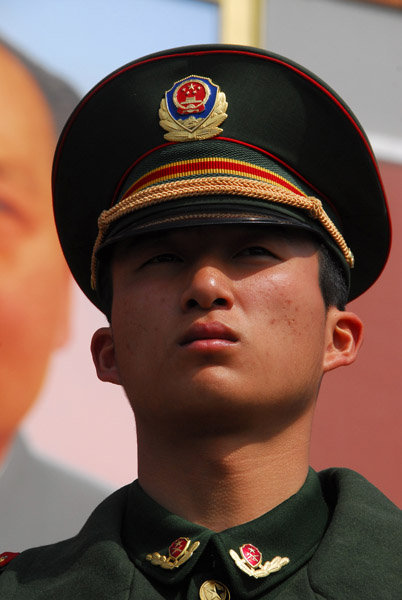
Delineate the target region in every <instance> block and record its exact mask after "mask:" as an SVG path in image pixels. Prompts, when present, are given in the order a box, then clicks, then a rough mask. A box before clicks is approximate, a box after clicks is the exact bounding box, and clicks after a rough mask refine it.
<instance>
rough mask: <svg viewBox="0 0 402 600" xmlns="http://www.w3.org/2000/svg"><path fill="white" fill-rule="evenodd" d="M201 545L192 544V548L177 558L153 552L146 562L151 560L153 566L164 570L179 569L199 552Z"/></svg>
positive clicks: (187, 548)
mask: <svg viewBox="0 0 402 600" xmlns="http://www.w3.org/2000/svg"><path fill="white" fill-rule="evenodd" d="M189 541H190V540H189ZM199 545H200V542H194V543H193V544H191V546H188V547H186V548H185V550H184V551H183V552H182V553H181V554H180V555H179V556H178V557H177V558H174V557H173V556H171V555H169V556H165V555H163V554H159V552H153V553H152V554H147V556H146V560H149V561H150V562H151V564H152V565H156V566H158V567H161V568H162V569H177V567H180V566H181V565H182V564H183V563H185V562H187V561H188V559H189V558H191V557H192V555H193V553H194V551H195V550H197V548H198V546H199Z"/></svg>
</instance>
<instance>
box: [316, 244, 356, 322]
mask: <svg viewBox="0 0 402 600" xmlns="http://www.w3.org/2000/svg"><path fill="white" fill-rule="evenodd" d="M318 267H319V272H318V283H319V285H320V290H321V294H322V297H323V300H324V304H325V308H327V309H328V308H329V307H330V306H336V308H338V309H339V310H345V306H346V303H347V301H348V295H349V290H348V285H347V282H346V277H345V272H344V270H343V268H342V267H341V265H340V263H339V260H338V259H337V258H336V257H335V256H334V255H333V254H332V252H330V250H328V248H327V247H326V246H324V244H322V243H321V244H320V245H319V246H318Z"/></svg>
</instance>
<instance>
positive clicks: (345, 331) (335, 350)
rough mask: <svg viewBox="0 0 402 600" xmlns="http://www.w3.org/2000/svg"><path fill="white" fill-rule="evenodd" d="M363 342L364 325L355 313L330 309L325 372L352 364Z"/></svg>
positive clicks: (324, 364)
mask: <svg viewBox="0 0 402 600" xmlns="http://www.w3.org/2000/svg"><path fill="white" fill-rule="evenodd" d="M362 342H363V323H362V322H361V320H360V319H359V317H358V316H357V315H356V314H355V313H353V312H347V311H340V310H338V309H337V308H335V307H330V308H329V309H328V314H327V345H326V350H325V355H324V363H323V372H324V373H326V372H327V371H332V370H333V369H337V368H338V367H342V366H346V365H350V364H352V363H353V362H354V361H355V360H356V357H357V354H358V351H359V348H360V346H361V344H362Z"/></svg>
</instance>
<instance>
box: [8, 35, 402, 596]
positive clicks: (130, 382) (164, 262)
mask: <svg viewBox="0 0 402 600" xmlns="http://www.w3.org/2000/svg"><path fill="white" fill-rule="evenodd" d="M53 190H54V205H55V217H56V223H57V227H58V232H59V237H60V241H61V244H62V247H63V249H64V252H65V255H66V258H67V261H68V263H69V265H70V268H71V270H72V272H73V274H74V276H75V278H76V280H77V282H78V283H79V285H80V286H81V288H82V289H83V291H84V292H85V293H86V295H87V296H88V297H89V298H90V299H91V300H92V302H93V303H94V304H96V305H97V306H98V307H100V308H101V309H102V310H103V311H104V312H105V314H106V315H107V316H108V319H109V322H110V325H109V327H104V328H101V329H100V330H98V331H96V332H95V334H94V336H93V340H92V354H93V358H94V362H95V366H96V369H97V374H98V377H99V378H100V379H101V380H102V381H107V382H111V383H114V384H118V385H122V386H123V387H124V389H125V392H126V394H127V397H128V399H129V401H130V404H131V406H132V408H133V412H134V414H135V418H136V424H137V436H138V473H139V478H138V481H136V482H134V483H133V484H131V485H129V486H127V487H126V488H123V489H121V490H120V491H118V492H116V493H115V494H114V495H112V496H111V497H110V498H109V499H107V500H106V501H105V502H104V503H102V504H101V505H100V506H99V507H98V509H97V510H96V511H95V512H94V513H93V514H92V516H91V517H90V519H89V520H88V521H87V523H86V525H85V526H84V528H83V529H82V531H81V532H80V534H79V535H77V536H76V537H75V538H73V539H72V540H67V541H65V542H61V543H60V544H58V545H53V546H49V547H45V548H40V549H35V550H30V551H27V552H24V553H22V554H21V555H20V556H18V557H17V558H15V559H13V557H12V556H11V555H7V554H6V555H4V557H3V562H4V563H8V564H7V566H6V567H5V569H4V572H3V574H2V576H1V578H0V593H3V595H5V596H4V597H16V598H17V597H18V599H23V598H29V599H30V600H34V599H35V598H38V599H39V598H42V597H49V598H58V599H67V598H71V597H74V598H78V599H84V598H111V597H113V598H116V599H119V598H141V599H142V598H146V599H154V598H155V599H162V598H163V599H171V600H173V599H175V600H178V599H181V598H183V599H184V598H186V599H191V600H193V599H194V600H195V599H197V598H200V599H201V600H209V599H216V598H223V599H229V598H231V597H232V598H237V599H242V600H245V599H261V598H277V599H286V600H289V599H291V598H295V599H296V598H297V599H299V600H300V599H301V598H313V597H314V598H315V597H320V598H337V599H338V598H342V599H343V598H345V599H346V598H348V599H350V598H354V599H358V598H361V599H363V598H364V599H367V598H380V597H381V598H389V599H391V598H392V599H396V598H397V597H399V595H400V589H401V584H402V574H401V569H400V566H399V554H400V552H401V550H402V536H401V533H402V519H401V513H400V511H399V510H398V509H397V508H396V507H395V506H394V505H393V504H392V503H391V502H389V501H388V500H387V499H386V498H385V497H384V496H383V495H382V494H381V492H379V491H378V490H377V489H375V488H374V487H373V486H372V485H371V484H369V483H368V482H367V481H366V480H364V479H363V478H362V477H361V476H360V475H358V474H356V473H354V472H352V471H349V470H345V469H330V470H328V471H325V472H321V473H316V472H314V471H313V470H312V469H311V468H310V469H309V466H308V450H309V442H310V431H311V423H312V418H313V414H314V407H315V403H316V399H317V394H318V390H319V386H320V382H321V379H322V376H323V375H324V373H326V372H328V371H331V370H332V369H336V368H338V367H341V366H345V365H349V364H351V363H352V362H353V361H354V360H355V358H356V356H357V353H358V350H359V347H360V344H361V341H362V323H361V321H360V319H359V317H358V316H357V315H356V314H354V313H353V312H350V311H348V310H346V309H345V304H346V302H347V300H349V299H353V298H355V297H356V296H358V295H359V294H361V293H362V292H364V291H365V290H366V289H367V288H368V287H369V286H370V285H371V284H372V283H373V282H374V281H375V280H376V278H377V277H378V275H379V274H380V272H381V270H382V268H383V266H384V264H385V262H386V259H387V255H388V250H389V220H388V215H387V209H386V204H385V198H384V192H383V189H382V184H381V180H380V177H379V174H378V169H377V165H376V162H375V159H374V156H373V153H372V150H371V148H370V145H369V142H368V141H367V138H366V136H365V134H364V132H363V130H362V128H361V126H360V125H359V123H358V121H357V120H356V118H355V117H354V115H353V114H352V113H351V111H350V110H349V109H348V107H347V106H346V105H345V104H344V103H343V102H342V100H341V99H340V98H339V97H338V96H337V95H336V94H335V93H334V92H333V91H332V90H331V89H330V88H329V87H328V86H327V85H326V84H325V83H323V82H322V81H320V80H319V79H317V77H315V76H314V75H312V74H311V73H309V72H308V71H306V70H305V69H303V68H302V67H300V66H298V65H296V64H294V63H292V62H290V61H289V60H287V59H285V58H283V57H281V56H278V55H273V54H270V53H268V52H265V51H262V50H257V49H253V48H242V47H237V46H201V47H188V48H179V49H174V50H170V51H166V52H162V53H160V54H156V55H152V56H148V57H145V58H143V59H140V60H138V61H135V62H133V63H131V64H129V65H126V66H125V67H122V68H121V69H119V70H118V71H116V72H114V73H112V74H111V75H110V76H109V77H107V78H106V79H104V80H103V81H102V82H101V83H100V84H99V85H98V86H96V87H95V88H94V89H93V90H92V91H91V92H90V93H89V94H88V95H87V96H86V98H84V100H83V101H82V102H81V103H80V105H79V106H78V107H77V109H76V110H75V111H74V113H73V115H72V116H71V118H70V120H69V122H68V124H67V126H66V128H65V130H64V133H63V134H62V137H61V139H60V142H59V145H58V149H57V151H56V157H55V162H54V172H53ZM108 443H112V439H111V440H108ZM374 565H375V566H374ZM379 572H380V575H379ZM7 594H8V596H7ZM13 594H14V596H13Z"/></svg>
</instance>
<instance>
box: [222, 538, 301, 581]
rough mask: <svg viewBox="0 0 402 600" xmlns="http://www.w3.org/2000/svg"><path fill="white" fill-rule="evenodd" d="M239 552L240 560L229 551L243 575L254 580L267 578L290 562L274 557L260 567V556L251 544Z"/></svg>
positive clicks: (235, 553) (235, 554) (244, 546)
mask: <svg viewBox="0 0 402 600" xmlns="http://www.w3.org/2000/svg"><path fill="white" fill-rule="evenodd" d="M239 550H240V554H241V556H242V558H240V556H239V555H238V554H237V552H235V551H234V550H229V554H230V556H231V557H232V559H233V560H234V562H235V563H236V566H237V567H239V569H241V570H242V571H243V573H246V574H247V575H249V576H250V577H255V579H259V578H260V577H268V575H271V573H276V572H277V571H280V569H282V567H284V566H285V565H287V564H288V563H289V562H290V560H289V559H288V558H287V557H286V556H285V557H283V558H282V557H280V556H275V558H273V559H272V560H271V561H269V560H267V561H266V562H265V563H264V564H263V565H261V562H262V554H261V552H260V551H259V550H258V548H256V547H255V546H253V544H243V546H241V547H240V548H239Z"/></svg>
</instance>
